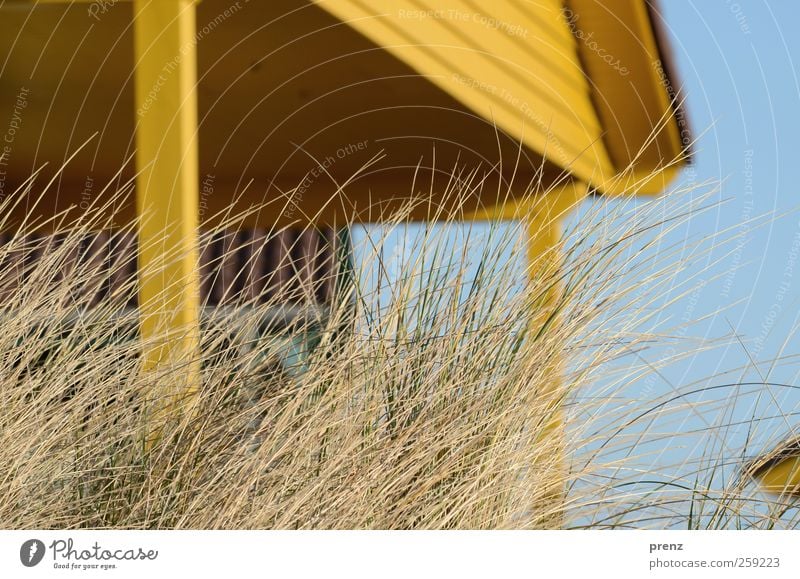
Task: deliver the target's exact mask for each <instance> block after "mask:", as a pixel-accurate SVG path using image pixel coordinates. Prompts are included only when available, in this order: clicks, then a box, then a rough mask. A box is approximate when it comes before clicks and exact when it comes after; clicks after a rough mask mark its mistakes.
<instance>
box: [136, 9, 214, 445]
mask: <svg viewBox="0 0 800 579" xmlns="http://www.w3.org/2000/svg"><path fill="white" fill-rule="evenodd" d="M195 9H196V8H195V0H135V1H134V18H135V22H134V25H135V66H136V77H135V79H136V121H137V129H136V146H137V151H136V165H137V170H138V171H139V173H138V176H137V179H136V191H137V210H138V213H139V215H140V218H141V219H142V221H141V225H140V226H139V316H140V331H141V338H142V340H143V348H144V352H143V356H144V369H145V371H151V372H157V371H158V370H159V369H162V368H164V367H165V366H166V364H175V363H179V364H181V365H182V366H181V369H180V371H177V372H170V374H169V377H168V378H167V379H166V380H158V383H159V384H163V386H161V387H159V389H158V391H155V392H153V399H152V400H151V401H150V403H151V406H150V409H151V412H152V413H151V415H150V418H151V420H152V422H151V430H150V436H149V437H148V443H149V444H151V443H152V442H153V440H155V438H156V437H157V436H158V434H159V433H160V429H161V425H162V424H163V421H164V420H166V419H167V418H168V417H169V416H174V414H173V413H174V412H177V411H179V410H181V409H184V407H185V405H186V404H190V403H192V402H194V400H195V399H196V394H197V392H198V389H199V386H200V356H199V346H200V336H199V315H200V312H199V274H198V190H199V189H198V148H197V93H196V83H197V57H196V42H195V34H196V31H195V17H196V16H195Z"/></svg>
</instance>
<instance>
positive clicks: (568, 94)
mask: <svg viewBox="0 0 800 579" xmlns="http://www.w3.org/2000/svg"><path fill="white" fill-rule="evenodd" d="M317 4H318V5H319V6H320V7H322V8H324V9H326V10H328V11H330V12H331V13H332V14H334V15H335V16H337V17H338V18H340V19H341V20H343V21H344V22H347V23H348V25H350V26H352V27H353V28H355V29H356V30H358V31H359V32H361V33H362V34H364V35H365V36H366V37H368V38H370V39H371V40H372V41H373V42H375V43H376V44H378V45H380V46H382V47H384V49H385V50H387V51H389V52H390V53H391V54H393V55H395V56H396V57H397V58H399V59H400V60H402V61H404V62H406V63H407V64H408V65H409V66H411V67H412V68H414V69H415V70H417V71H418V72H419V73H420V74H422V75H425V76H426V78H428V79H429V80H430V81H431V82H432V83H434V84H436V85H437V86H438V87H439V88H441V89H442V90H444V91H446V92H447V93H448V94H451V95H453V96H454V97H455V98H457V99H458V100H459V101H461V102H463V103H464V104H465V105H466V106H468V107H469V108H471V109H472V110H473V111H475V112H476V113H477V114H479V115H482V116H484V117H486V118H490V119H492V121H493V122H495V123H496V124H497V126H498V127H499V128H500V129H501V130H503V131H506V132H508V133H510V134H512V135H514V136H515V137H516V138H518V139H520V140H521V141H522V142H523V143H524V144H525V145H527V146H528V147H531V148H532V149H533V150H535V151H537V152H539V153H540V154H544V155H545V156H546V157H547V158H548V159H549V160H550V161H552V162H554V163H555V164H557V165H558V166H561V167H568V168H569V171H570V172H572V173H573V174H575V175H576V176H577V177H578V178H580V179H582V180H584V181H588V182H603V181H605V180H607V179H608V178H610V177H611V176H613V174H614V171H613V168H612V165H611V163H610V160H609V158H608V155H607V152H606V150H605V145H604V143H603V140H602V128H601V124H600V123H599V121H598V119H597V116H596V113H595V110H594V106H593V104H592V101H591V97H590V90H589V88H588V81H587V80H586V78H585V77H584V75H583V73H582V69H581V65H580V62H579V60H578V55H577V49H576V47H575V40H574V38H572V37H571V36H570V32H569V29H568V27H567V24H566V21H565V20H564V19H563V18H561V16H560V15H561V6H562V4H561V2H559V1H557V0H542V1H541V2H537V3H536V6H535V7H533V8H531V9H530V10H529V11H528V12H527V15H528V16H529V17H530V18H535V19H540V23H545V22H546V23H547V24H548V26H549V27H550V28H551V29H553V30H554V31H556V32H555V34H556V35H557V36H559V37H561V38H564V39H565V42H569V43H571V44H570V46H571V50H569V51H565V50H564V49H563V47H559V46H554V45H553V44H550V46H548V44H547V42H540V41H537V40H533V41H528V42H520V39H519V38H514V37H513V35H511V34H509V33H508V29H507V28H502V24H500V25H487V24H484V23H482V22H481V21H480V19H479V20H478V21H475V20H473V15H475V14H479V15H487V16H488V15H489V14H492V13H493V9H492V8H489V7H487V8H486V9H485V14H484V12H483V11H481V10H480V9H478V10H476V7H477V6H478V4H477V3H474V2H461V1H457V0H448V1H447V2H435V3H434V2H417V1H414V0H400V1H395V0H392V1H389V0H375V1H370V2H367V1H365V0H336V1H335V2H334V1H330V0H317ZM500 4H501V5H502V4H503V2H501V3H500ZM420 13H423V14H425V13H427V14H432V16H422V15H420ZM502 14H507V15H508V17H509V18H510V17H511V12H510V11H503V12H502ZM439 15H441V16H439ZM451 15H462V16H451ZM459 18H463V19H464V20H459ZM507 24H509V25H511V26H514V25H518V26H522V27H523V29H524V28H525V27H526V26H527V25H528V24H529V21H528V20H523V19H520V20H515V21H512V22H509V23H507ZM534 46H535V47H536V48H535V49H534V48H533V47H534ZM537 50H538V51H549V53H550V54H551V55H552V53H553V52H554V51H555V52H557V51H560V54H559V55H558V57H555V56H553V57H552V58H550V59H548V58H542V56H541V54H539V55H537V54H536V51H537ZM565 56H568V57H569V58H570V59H571V62H572V63H573V65H572V66H564V65H563V59H564V57H565ZM559 58H560V59H561V60H560V62H559ZM555 63H559V64H558V65H556V64H555Z"/></svg>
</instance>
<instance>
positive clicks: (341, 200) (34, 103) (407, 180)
mask: <svg viewBox="0 0 800 579" xmlns="http://www.w3.org/2000/svg"><path fill="white" fill-rule="evenodd" d="M58 4H61V5H58ZM64 4H65V3H64V2H60V3H59V2H56V3H55V4H50V3H43V2H40V3H37V4H34V3H33V2H26V1H21V0H6V2H5V3H4V4H3V5H2V7H0V13H1V14H2V18H0V62H1V63H2V64H0V66H1V67H2V68H0V87H1V88H2V94H1V95H0V98H2V102H0V107H1V108H0V113H2V115H3V116H5V118H7V119H14V118H15V116H16V117H21V118H20V119H19V120H18V121H17V122H16V124H17V125H18V126H17V127H16V130H15V134H14V139H13V143H11V144H10V147H11V149H10V151H9V152H8V153H7V155H6V158H5V162H6V163H7V167H6V168H7V169H8V170H7V175H6V176H5V177H6V179H5V181H4V182H3V185H4V191H3V192H0V193H2V194H3V195H7V194H8V193H9V192H10V191H11V190H13V187H14V186H15V185H16V184H18V183H20V182H21V181H22V180H23V179H25V178H26V177H27V176H28V175H29V174H30V173H31V172H32V171H33V170H34V169H35V168H36V167H38V166H40V165H41V164H42V163H44V162H47V163H49V165H50V167H51V170H54V168H55V167H58V166H60V165H61V164H62V163H63V162H64V161H65V160H66V159H67V158H68V157H69V156H70V155H71V154H72V153H73V152H74V151H75V150H76V148H77V147H78V146H80V145H81V144H83V143H84V142H85V141H86V140H87V139H89V138H91V137H93V136H94V138H93V140H92V141H91V142H90V143H89V145H88V146H87V147H86V148H85V149H83V150H82V151H81V152H80V153H79V154H78V155H77V156H76V157H75V158H74V159H72V161H71V162H70V163H69V165H68V166H67V167H66V168H65V169H64V170H63V172H62V174H61V176H60V179H59V182H58V183H57V186H56V187H55V188H54V194H53V195H52V196H51V198H50V199H48V202H47V203H46V204H44V205H43V207H44V206H46V207H47V210H48V211H52V210H53V209H58V208H65V207H68V206H75V207H77V206H80V205H81V204H82V203H83V202H84V197H85V196H86V195H89V196H91V195H93V194H95V193H96V192H97V190H98V189H99V187H100V185H99V184H101V183H103V182H104V181H105V180H108V179H112V178H113V177H114V175H115V174H116V172H117V170H118V169H119V168H120V167H121V166H122V165H123V164H124V163H125V162H126V160H129V158H130V156H131V154H132V152H133V146H134V131H135V122H136V116H137V115H136V112H137V111H136V106H135V105H134V100H133V98H134V97H133V94H134V92H133V86H132V84H133V66H134V62H133V50H132V44H133V40H132V37H133V18H132V16H133V14H132V10H131V7H130V4H129V3H126V2H117V3H113V4H112V3H102V6H103V12H102V13H95V14H92V13H91V7H92V6H95V5H97V6H100V5H101V4H97V3H94V4H88V5H87V4H69V5H64ZM428 4H430V6H428ZM620 4H625V6H620ZM569 10H572V11H573V12H574V14H577V15H579V18H578V19H577V21H574V22H572V24H571V23H570V22H569V21H568V16H569V14H570V12H568V11H569ZM431 11H433V12H431ZM436 11H440V12H439V13H438V14H437V13H436ZM441 11H448V12H447V14H448V15H449V16H448V17H445V18H443V17H441ZM197 28H198V35H197V37H196V41H197V46H198V57H199V74H198V78H199V84H198V89H197V91H198V100H199V111H200V116H199V119H200V126H199V131H200V172H201V176H200V178H201V181H203V180H204V178H208V179H210V180H211V181H212V182H213V183H212V184H211V185H210V187H209V190H210V191H213V193H209V194H207V195H205V196H204V197H203V199H202V200H201V208H202V210H203V212H204V214H205V215H204V216H205V218H208V216H210V215H212V214H214V213H215V212H217V211H225V210H226V209H230V210H233V211H235V210H236V209H237V208H244V207H248V206H250V205H252V204H253V203H259V202H261V201H263V200H265V199H267V200H276V204H275V210H274V212H271V211H270V213H271V214H270V215H266V216H263V215H262V216H260V218H259V221H269V222H279V221H281V220H286V219H312V218H315V219H321V220H332V219H334V218H336V217H337V216H339V215H342V214H352V213H356V214H357V216H358V218H360V219H363V220H371V219H375V218H377V217H378V215H379V214H382V213H384V212H386V211H391V210H394V209H396V208H399V207H400V206H401V205H402V204H403V203H404V202H405V198H414V197H416V196H418V194H419V192H420V191H423V192H427V191H428V189H429V188H430V187H431V184H433V187H434V188H436V189H439V190H441V189H445V188H447V187H448V184H450V185H452V182H451V181H450V179H449V177H450V175H449V173H450V171H451V170H452V168H453V167H455V166H462V167H474V166H481V167H482V168H483V172H481V171H479V172H478V173H477V174H476V175H475V176H474V178H473V181H472V182H473V183H478V182H483V183H484V187H483V188H482V189H480V190H478V189H476V190H475V191H472V192H471V193H470V194H469V195H468V196H467V199H464V198H463V192H462V194H461V199H460V201H461V202H463V203H464V204H465V208H466V209H469V207H470V205H472V206H484V207H485V206H487V205H491V204H492V202H493V200H494V201H496V200H497V198H498V196H501V197H502V196H505V195H506V191H504V189H503V186H504V184H505V183H507V182H508V181H510V180H511V178H512V177H514V178H515V180H516V182H517V183H521V184H522V185H527V184H529V183H531V182H535V181H541V183H542V184H543V185H545V186H547V185H548V184H550V183H553V182H555V181H556V180H558V179H559V177H560V176H561V175H563V174H564V173H568V174H569V175H570V176H571V177H572V178H574V179H577V180H580V181H584V182H587V183H589V184H590V185H591V186H593V187H595V188H596V189H597V190H598V191H601V192H604V193H619V192H623V191H629V190H631V189H634V188H637V187H635V186H634V181H635V180H636V179H642V178H643V177H644V176H648V177H649V180H648V183H647V185H646V186H645V187H638V188H637V189H638V191H639V192H652V191H656V190H659V189H661V188H662V187H663V185H664V182H665V180H666V179H667V178H668V177H669V175H670V174H671V173H672V172H674V169H670V170H667V171H663V172H661V173H658V169H659V168H662V167H663V166H664V165H665V164H667V163H668V162H670V161H672V160H673V159H674V158H676V157H677V156H679V155H680V152H681V148H682V145H683V143H681V140H680V138H679V137H680V133H679V130H678V120H677V119H676V114H675V109H674V108H673V107H671V104H670V102H669V97H668V90H667V89H668V88H669V87H670V86H671V84H670V83H669V82H667V83H665V82H663V79H662V78H660V77H659V76H658V71H657V70H656V67H654V66H653V62H655V61H656V60H658V59H660V55H661V49H660V48H659V46H658V45H657V43H656V40H655V32H654V29H653V23H652V21H651V18H650V14H649V13H648V12H647V9H646V5H645V3H644V2H630V3H614V4H613V9H612V8H608V7H604V5H603V4H602V3H601V2H599V1H595V0H586V1H581V2H579V1H577V0H574V1H571V2H570V3H569V6H568V7H566V8H565V7H564V6H563V5H562V4H561V2H559V1H557V0H541V1H540V2H537V3H536V4H524V5H523V4H521V3H517V2H506V1H498V2H494V3H492V4H491V8H488V7H487V8H486V10H485V12H482V11H480V10H476V5H475V3H474V2H471V1H469V0H460V1H455V0H452V1H450V0H448V1H447V2H435V3H434V2H432V1H428V2H423V1H422V0H417V1H416V2H411V1H410V0H407V1H393V2H389V1H388V0H370V1H369V2H367V1H356V0H324V1H323V0H318V1H316V2H308V1H303V0H270V1H269V2H250V3H244V2H241V3H240V2H234V3H231V2H230V1H228V0H204V1H203V2H202V3H200V4H199V7H198V17H197ZM583 29H586V30H592V31H595V38H597V39H598V43H603V45H604V46H608V48H607V51H608V52H610V53H612V54H619V55H621V56H620V58H622V59H623V60H624V62H625V65H626V66H627V67H628V68H629V70H630V74H629V75H627V76H624V77H623V76H621V75H619V74H616V73H614V72H613V71H612V70H611V69H612V68H613V67H610V66H609V65H608V64H607V63H606V62H604V61H602V60H600V61H598V60H597V58H595V57H598V56H599V54H598V53H597V51H595V50H593V49H592V47H591V46H589V45H588V44H587V43H586V42H583V41H581V40H580V38H579V37H578V36H579V35H578V34H577V33H576V30H583ZM587 51H588V52H587ZM176 56H177V55H176ZM661 60H663V59H661ZM168 64H169V63H165V66H167V65H168ZM155 88H156V87H154V90H155ZM22 90H25V91H26V92H25V96H24V99H23V100H24V102H25V106H24V111H20V110H19V108H20V107H19V104H18V103H19V101H20V99H19V95H20V91H22ZM156 92H157V91H156ZM154 100H157V94H155V96H154ZM621 111H624V112H625V114H624V115H622V114H620V112H621ZM17 112H21V113H22V114H19V115H18V114H17ZM659 119H665V122H664V130H663V131H662V132H661V133H659V134H657V135H656V136H655V138H654V139H653V141H652V143H651V144H650V145H648V146H643V145H644V143H645V142H646V140H647V139H646V138H644V136H646V135H647V134H648V133H649V132H650V131H651V130H652V128H653V127H654V126H656V124H657V121H658V120H659ZM676 131H677V134H678V138H676V136H675V135H676ZM662 133H663V134H662ZM520 144H521V145H522V148H521V149H520V147H519V145H520ZM639 150H642V151H643V153H642V154H641V155H639V156H636V155H635V153H636V151H639ZM378 152H382V153H383V154H384V155H385V157H384V159H383V160H382V161H381V162H380V163H378V164H376V165H374V166H372V167H371V168H370V169H369V170H367V171H365V172H363V173H360V174H359V175H358V177H357V178H356V179H355V180H353V181H351V182H349V183H348V185H347V187H346V189H345V191H344V193H343V194H342V195H339V196H337V198H336V199H335V200H332V194H331V193H332V191H335V189H336V185H335V184H334V181H336V182H338V183H339V184H341V183H342V182H344V181H345V180H347V179H348V178H349V177H351V176H352V175H353V174H354V173H356V171H357V170H358V169H359V168H360V167H362V166H363V165H364V164H365V163H368V162H369V161H370V159H371V158H372V157H373V156H374V155H376V154H377V153H378ZM634 157H635V158H636V162H635V163H634V164H633V170H632V171H630V172H626V171H625V169H626V168H627V167H628V164H630V161H631V159H632V158H634ZM129 165H130V163H129ZM320 165H322V167H320ZM434 165H435V168H434ZM419 166H422V167H423V170H422V171H419V170H418V167H419ZM322 168H324V171H322V170H321V169H322ZM654 173H655V175H654ZM132 174H133V168H132V167H129V169H128V170H127V171H124V172H123V174H122V177H121V178H120V180H124V179H126V178H129V177H131V176H132ZM415 179H416V180H415ZM412 182H413V183H415V184H416V185H415V187H414V189H412V185H411V184H412ZM301 183H307V186H303V185H301ZM298 185H300V186H301V188H302V195H300V196H296V197H295V198H296V201H297V207H296V210H293V211H291V212H290V213H291V215H290V217H289V218H287V216H286V212H285V211H281V210H280V207H282V199H283V197H282V196H283V194H284V193H286V192H288V191H290V190H293V189H295V190H296V188H297V187H298ZM522 189H524V187H517V188H515V189H513V190H512V191H511V192H510V193H511V195H512V196H513V195H516V194H519V193H520V192H521V191H522ZM87 191H88V193H87ZM243 191H244V194H242V192H243ZM201 195H202V193H201ZM453 197H455V195H454V196H453ZM233 199H237V200H238V201H237V203H238V204H237V205H236V207H232V200H233ZM23 209H25V210H28V209H29V208H23ZM132 212H133V208H132V204H131V206H125V207H120V208H118V217H119V219H125V218H126V216H132ZM431 212H432V208H431V207H429V206H425V205H422V206H420V207H418V208H417V209H415V210H414V211H412V214H411V215H410V217H411V218H418V219H424V218H427V217H430V216H431V214H432V213H431Z"/></svg>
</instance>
